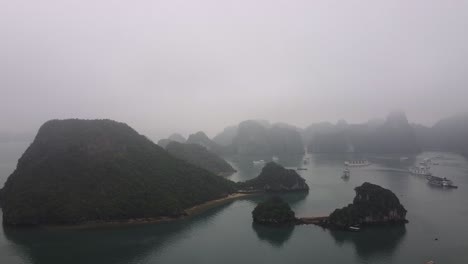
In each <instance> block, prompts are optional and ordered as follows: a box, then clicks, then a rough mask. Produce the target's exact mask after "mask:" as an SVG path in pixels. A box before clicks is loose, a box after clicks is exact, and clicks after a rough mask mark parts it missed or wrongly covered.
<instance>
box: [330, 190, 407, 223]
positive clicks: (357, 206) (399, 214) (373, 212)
mask: <svg viewBox="0 0 468 264" xmlns="http://www.w3.org/2000/svg"><path fill="white" fill-rule="evenodd" d="M355 191H356V196H355V198H354V200H353V203H352V204H349V205H348V206H346V207H344V208H342V209H336V210H335V211H334V212H333V213H332V214H331V215H330V217H329V224H330V225H332V226H334V227H338V228H347V227H350V226H355V225H372V224H401V223H406V222H407V221H406V218H405V217H406V209H405V208H404V207H403V205H401V204H400V201H399V199H398V197H396V195H395V194H394V193H393V192H392V191H390V190H388V189H385V188H382V187H380V186H378V185H375V184H371V183H368V182H366V183H364V184H362V185H361V186H359V187H356V188H355Z"/></svg>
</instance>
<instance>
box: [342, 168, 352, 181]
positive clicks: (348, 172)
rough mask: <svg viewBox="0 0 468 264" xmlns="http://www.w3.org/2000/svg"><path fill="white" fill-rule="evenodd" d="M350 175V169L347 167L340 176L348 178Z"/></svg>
mask: <svg viewBox="0 0 468 264" xmlns="http://www.w3.org/2000/svg"><path fill="white" fill-rule="evenodd" d="M350 176H351V171H350V170H349V168H346V169H344V170H343V176H341V178H343V179H345V178H349V177H350Z"/></svg>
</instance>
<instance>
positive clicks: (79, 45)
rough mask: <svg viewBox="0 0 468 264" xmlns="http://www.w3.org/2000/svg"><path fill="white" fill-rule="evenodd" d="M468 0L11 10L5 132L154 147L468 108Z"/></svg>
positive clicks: (0, 20) (20, 1) (5, 38)
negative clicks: (91, 125)
mask: <svg viewBox="0 0 468 264" xmlns="http://www.w3.org/2000/svg"><path fill="white" fill-rule="evenodd" d="M467 14H468V1H448V0H447V1H440V0H430V1H428V0H419V1H403V0H401V1H375V0H359V1H330V0H324V1H290V0H288V1H271V0H262V1H244V0H238V1H219V0H198V1H174V0H171V1H151V0H146V1H115V0H92V1H91V0H80V1H68V0H57V1H52V0H42V1H35V0H29V1H24V0H15V1H2V3H1V4H0V91H1V93H0V95H1V96H0V122H1V124H2V125H1V128H0V130H1V131H13V132H16V131H18V132H22V131H30V130H32V131H35V130H36V129H37V128H38V127H39V126H40V125H41V124H42V123H43V122H44V121H46V120H49V119H54V118H71V117H74V118H75V117H76V118H111V119H115V120H119V121H123V122H126V123H128V124H130V125H131V126H133V127H134V128H136V129H137V130H138V131H140V132H142V133H145V134H147V135H149V136H150V137H152V138H158V137H166V136H168V135H169V134H170V133H172V132H180V133H182V134H184V135H187V134H189V133H192V132H195V131H198V130H204V131H206V132H207V133H208V135H210V136H213V135H214V134H215V133H216V132H218V131H220V130H222V129H223V128H224V127H225V126H227V125H232V124H236V123H238V122H239V121H242V120H245V119H253V118H255V119H257V118H261V119H268V120H271V121H284V122H288V123H291V124H294V125H298V126H307V125H309V124H310V123H313V122H317V121H323V120H327V121H332V122H335V121H337V120H338V119H342V118H343V119H346V120H348V121H349V122H361V121H365V120H367V119H370V118H374V117H384V116H385V115H386V114H387V113H388V112H389V111H392V110H395V109H399V110H404V111H406V113H407V115H408V118H409V119H410V120H411V121H417V122H420V123H423V124H432V123H433V122H434V121H436V120H437V119H439V118H442V117H445V116H448V115H451V114H454V113H456V112H464V111H467V110H468V104H467V103H466V100H467V98H468V74H467V71H468V36H467V29H468V15H467Z"/></svg>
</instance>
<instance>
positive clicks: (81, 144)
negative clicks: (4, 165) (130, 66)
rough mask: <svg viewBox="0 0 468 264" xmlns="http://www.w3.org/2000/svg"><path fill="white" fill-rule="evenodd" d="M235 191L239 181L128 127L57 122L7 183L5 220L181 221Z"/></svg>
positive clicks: (35, 143)
mask: <svg viewBox="0 0 468 264" xmlns="http://www.w3.org/2000/svg"><path fill="white" fill-rule="evenodd" d="M234 191H235V184H234V183H233V182H231V181H228V180H226V179H224V178H221V177H218V176H216V175H214V174H213V173H211V172H209V171H207V170H205V169H201V168H199V167H197V166H194V165H192V164H189V163H188V162H185V161H183V160H180V159H177V158H174V157H172V156H171V155H170V154H169V153H168V152H166V151H165V150H164V149H162V148H161V147H159V146H157V145H156V144H154V143H153V142H151V141H150V140H148V139H147V138H146V137H144V136H142V135H140V134H138V133H137V132H136V131H135V130H133V129H132V128H131V127H129V126H128V125H126V124H124V123H119V122H115V121H112V120H78V119H68V120H52V121H48V122H46V123H45V124H44V125H42V127H41V128H40V129H39V132H38V133H37V135H36V137H35V139H34V141H33V143H32V144H31V145H30V146H29V148H28V149H27V150H26V151H25V153H24V154H23V155H22V157H21V158H20V159H19V161H18V165H17V168H16V170H15V171H14V172H13V173H12V174H11V175H10V177H9V178H8V179H7V181H6V183H5V186H4V188H3V190H2V207H3V222H4V223H5V224H7V225H51V224H78V223H85V222H90V221H103V222H105V221H112V220H126V219H134V218H151V217H159V216H179V215H183V214H184V209H186V208H188V207H191V206H194V205H197V204H200V203H203V202H206V201H209V200H213V199H217V198H221V197H224V196H226V195H228V194H230V193H233V192H234Z"/></svg>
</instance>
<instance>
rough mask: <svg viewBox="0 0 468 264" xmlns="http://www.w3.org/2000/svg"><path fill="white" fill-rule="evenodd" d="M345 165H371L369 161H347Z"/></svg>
mask: <svg viewBox="0 0 468 264" xmlns="http://www.w3.org/2000/svg"><path fill="white" fill-rule="evenodd" d="M344 164H345V165H346V166H350V167H365V166H369V165H370V164H371V163H370V162H369V161H368V160H352V161H348V160H347V161H345V162H344Z"/></svg>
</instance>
